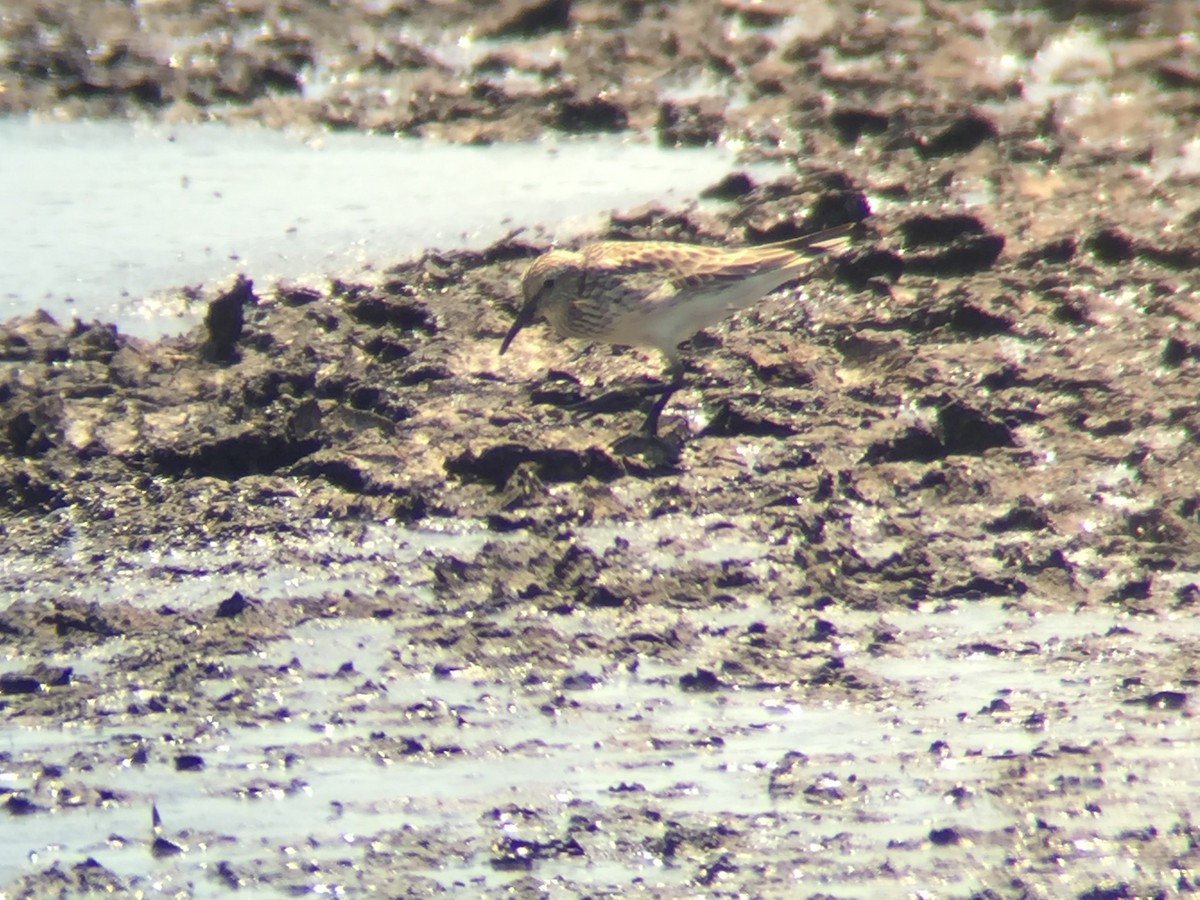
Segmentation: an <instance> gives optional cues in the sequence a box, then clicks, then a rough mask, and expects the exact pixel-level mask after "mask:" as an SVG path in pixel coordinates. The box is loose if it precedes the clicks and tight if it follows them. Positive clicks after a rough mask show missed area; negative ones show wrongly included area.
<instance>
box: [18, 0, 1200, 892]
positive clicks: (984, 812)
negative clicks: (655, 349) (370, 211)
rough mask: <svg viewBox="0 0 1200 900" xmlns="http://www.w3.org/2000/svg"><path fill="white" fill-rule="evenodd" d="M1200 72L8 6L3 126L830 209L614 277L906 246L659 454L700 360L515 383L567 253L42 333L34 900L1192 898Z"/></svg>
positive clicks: (555, 369) (699, 214)
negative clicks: (828, 238)
mask: <svg viewBox="0 0 1200 900" xmlns="http://www.w3.org/2000/svg"><path fill="white" fill-rule="evenodd" d="M264 15H265V16H266V19H267V23H268V24H267V25H266V26H263V25H262V18H261V17H262V16H264ZM1195 19H1196V13H1195V10H1194V8H1193V6H1192V5H1191V4H1186V3H1165V4H1139V3H1136V2H1130V3H1109V4H1089V3H1079V4H1074V5H1073V6H1072V9H1071V15H1070V16H1069V17H1067V16H1065V15H1064V14H1063V10H1062V6H1061V4H1054V5H1046V6H1045V7H1044V8H1042V7H1038V6H1031V7H1030V8H1029V9H1028V10H1026V11H1025V12H1021V13H1013V12H1008V11H1002V10H993V9H991V8H989V7H987V6H985V5H983V4H974V3H965V4H963V3H960V4H953V5H950V6H948V7H945V8H942V9H939V10H938V11H936V12H935V11H931V9H929V8H925V9H924V11H923V13H921V14H920V15H916V14H915V12H914V10H910V9H909V8H908V7H907V5H906V4H903V3H894V4H883V5H879V4H873V5H871V8H870V9H868V6H867V5H866V4H861V5H860V4H824V3H795V4H792V3H777V4H772V3H740V2H723V3H720V4H716V3H713V4H707V3H696V4H639V3H627V4H623V5H617V6H613V5H611V4H590V3H582V2H575V3H566V2H541V3H538V2H534V3H514V4H508V5H503V6H498V7H494V6H493V5H491V4H487V5H482V4H481V5H479V6H473V5H471V4H466V3H447V4H408V5H406V4H403V3H399V4H377V3H371V4H347V5H345V6H344V7H343V6H339V8H338V14H337V15H336V16H335V15H334V14H333V13H332V12H330V11H329V10H328V9H327V8H326V7H325V6H323V5H320V4H311V5H309V4H285V5H283V6H280V5H277V4H264V5H261V7H260V5H256V4H244V5H242V6H241V7H238V8H234V7H232V6H230V5H223V6H211V5H208V4H192V3H170V2H168V3H156V4H152V5H143V6H142V7H138V8H136V11H135V7H129V6H127V5H125V4H117V3H97V4H87V5H81V6H78V7H64V6H61V5H56V4H38V3H30V4H26V5H18V7H17V9H16V11H14V12H13V13H12V14H6V16H5V17H4V18H3V20H2V21H3V28H4V29H5V33H4V35H3V37H4V42H5V43H4V48H5V49H4V55H3V56H0V81H2V82H3V85H4V92H3V93H0V105H2V106H3V108H4V109H5V110H7V111H9V112H24V111H28V110H35V111H41V112H46V111H54V112H55V114H63V115H86V116H97V115H130V116H141V115H155V116H162V117H165V118H171V117H183V118H188V117H203V116H209V115H211V116H216V117H224V118H234V119H236V118H253V119H256V120H260V121H263V122H266V123H268V124H280V123H288V124H295V123H308V124H313V125H317V126H324V127H350V128H375V129H385V130H394V131H397V132H403V133H409V134H417V135H423V136H428V137H436V138H442V139H449V140H455V141H470V142H489V141H497V140H511V139H520V138H526V137H531V136H536V135H539V134H542V133H545V132H546V131H548V130H551V131H555V130H556V131H561V132H570V133H583V132H588V131H626V132H628V133H629V134H630V135H631V136H635V135H636V136H640V137H641V138H643V139H644V138H646V137H647V136H649V137H650V138H651V139H655V140H659V141H661V142H663V143H665V144H668V145H675V144H679V145H695V144H703V143H706V142H710V141H712V140H715V139H716V138H718V137H721V138H724V139H730V140H743V141H745V142H746V150H745V152H746V160H747V161H751V160H755V159H763V158H770V159H776V160H780V161H783V162H785V163H786V164H787V166H788V169H787V172H786V173H785V174H781V175H780V176H779V177H777V178H775V179H774V180H771V181H767V182H759V181H756V180H755V179H754V178H752V177H751V176H750V175H748V174H746V173H745V172H744V171H740V170H737V171H733V172H731V173H730V175H729V177H727V178H726V179H724V180H723V181H722V182H720V183H719V184H715V185H713V187H712V189H711V190H710V191H708V192H706V196H705V197H703V198H697V202H696V203H694V204H691V205H688V206H686V207H682V208H663V207H658V206H650V207H645V208H642V209H637V210H623V211H617V212H614V213H613V215H612V217H611V221H610V222H609V225H608V227H607V229H606V230H603V231H602V232H599V233H597V234H593V235H588V236H586V237H585V239H595V238H604V239H610V238H630V239H638V238H667V239H677V240H687V241H695V242H703V243H721V244H731V245H732V244H738V243H746V242H750V243H756V242H764V241H770V240H779V239H783V238H787V237H789V236H793V235H797V234H800V233H802V232H804V231H808V230H813V229H816V228H820V227H825V226H828V225H832V224H836V223H840V222H843V221H858V220H861V221H862V224H861V226H860V231H859V235H858V237H857V239H856V240H855V242H854V244H853V246H852V248H851V249H850V250H849V251H848V252H846V253H844V254H842V255H841V256H839V257H838V258H837V259H834V260H831V261H830V263H829V265H828V266H827V267H826V268H825V269H824V270H822V271H820V272H819V273H818V274H817V275H816V276H815V277H814V278H813V279H811V280H810V281H809V282H808V283H807V284H805V285H804V286H803V289H802V290H801V289H790V290H789V289H785V290H783V291H781V292H779V293H777V294H775V295H773V296H771V297H769V298H767V299H765V300H764V301H763V302H762V303H760V304H759V305H758V306H756V307H755V308H753V309H752V310H749V311H747V312H745V313H743V314H741V315H739V316H738V317H736V318H735V319H733V320H731V321H730V322H728V323H726V324H723V325H721V326H720V327H718V328H714V329H711V330H709V331H706V332H704V333H702V334H701V335H699V336H698V337H697V338H696V339H695V340H694V341H693V343H692V346H691V348H690V350H689V353H688V355H687V382H686V387H685V388H684V390H682V391H681V392H680V393H679V394H677V395H676V396H675V398H673V400H672V402H671V403H670V405H669V406H668V407H667V411H666V413H665V415H664V419H663V426H664V427H663V440H661V441H657V442H637V441H632V442H631V441H629V440H623V438H625V437H626V436H627V435H629V434H630V433H631V432H633V431H635V430H636V428H637V425H638V423H639V422H640V417H641V415H642V414H643V409H644V406H645V401H644V398H639V397H637V396H634V395H631V394H628V393H626V394H622V393H621V391H620V390H619V389H620V388H621V387H622V386H626V385H628V384H630V383H636V382H639V381H645V380H647V379H654V378H658V377H659V376H660V374H661V361H660V360H659V359H657V358H655V357H653V356H651V355H649V354H643V353H640V352H636V351H628V350H620V349H612V348H608V347H599V346H592V347H585V346H583V345H581V344H578V343H574V342H562V341H558V340H556V339H555V338H554V337H553V336H552V335H551V334H550V333H549V332H548V331H546V329H545V328H542V327H533V328H530V329H527V330H526V331H524V332H522V334H521V335H520V337H519V338H518V339H517V341H516V342H515V343H514V345H513V347H512V349H511V350H510V351H509V353H508V354H506V355H505V356H504V357H503V358H500V357H499V356H498V354H497V351H498V348H499V343H500V340H501V338H502V337H503V335H504V333H505V332H506V331H507V329H508V326H509V323H510V322H511V320H512V317H513V315H514V314H515V312H516V309H517V302H518V301H517V298H516V297H515V296H514V289H515V286H516V284H517V281H518V279H519V275H520V273H521V271H522V270H523V268H524V267H525V266H526V265H527V264H528V262H529V260H530V259H532V258H533V257H534V256H535V255H536V254H538V253H539V252H541V251H542V250H544V249H545V246H544V245H543V244H542V243H540V242H539V240H538V239H537V238H536V237H534V236H531V235H527V234H515V235H511V236H510V237H508V238H506V239H505V240H503V241H500V242H498V243H496V244H494V245H493V246H491V247H488V248H485V249H483V250H479V251H471V252H461V253H453V254H448V253H442V252H439V251H438V250H436V249H434V248H431V249H430V250H429V251H428V252H427V253H425V254H424V255H423V256H421V257H420V258H417V259H413V260H405V261H399V262H397V261H380V264H379V265H378V266H377V267H376V269H375V270H374V271H372V272H369V273H357V274H354V273H330V277H329V280H328V282H327V283H326V284H325V285H324V286H323V287H320V288H315V287H313V286H311V285H307V284H306V285H304V286H299V285H292V284H287V283H262V282H260V281H259V280H255V279H253V278H243V279H240V280H239V281H237V282H236V283H231V284H214V285H207V286H204V287H203V288H202V289H201V290H199V291H198V292H197V297H196V303H197V304H200V305H202V306H203V308H204V309H205V310H206V313H205V318H204V322H203V323H202V324H201V325H200V326H198V327H197V328H196V329H195V330H193V331H192V332H190V333H188V334H185V335H182V336H179V337H172V338H166V339H163V340H160V341H155V342H149V341H144V340H140V339H136V338H131V337H128V336H126V335H123V334H122V333H120V332H119V331H118V330H117V329H116V328H114V327H112V326H110V325H107V324H104V323H59V322H55V321H54V320H52V319H50V318H49V317H47V316H44V315H36V314H35V315H30V316H27V317H24V318H21V319H19V320H14V321H11V322H8V323H6V324H4V325H3V326H2V327H0V402H2V405H0V511H2V513H0V560H2V562H0V566H2V568H0V579H2V583H3V590H4V593H5V595H6V596H7V598H8V599H7V601H6V602H5V603H4V604H3V608H2V609H0V646H3V649H4V659H3V663H2V665H3V672H2V673H0V715H2V716H3V719H4V722H5V732H6V735H7V744H6V745H0V753H2V754H3V755H2V759H3V763H4V766H3V768H4V773H3V780H0V804H2V805H3V807H4V809H3V811H0V816H5V817H7V819H8V824H7V825H6V826H5V832H6V833H8V834H10V835H14V836H15V837H13V838H11V840H13V841H16V842H17V843H18V844H20V845H21V850H20V852H21V855H20V856H19V857H17V856H14V857H12V858H10V859H5V860H3V861H2V863H3V865H4V866H5V867H6V868H4V869H3V871H4V878H5V879H6V880H5V883H4V886H3V887H2V888H0V889H2V890H3V891H5V892H6V893H8V894H9V895H11V896H47V895H56V894H59V893H65V894H74V893H82V892H86V891H89V890H91V891H95V890H106V891H110V892H115V893H117V894H118V895H121V894H123V893H133V892H138V891H141V892H143V894H144V893H155V892H157V893H167V894H172V895H182V896H192V895H195V896H222V895H224V893H225V892H227V891H229V890H232V889H235V888H236V889H239V890H240V891H241V893H242V894H243V895H248V896H253V895H255V894H256V893H261V894H262V895H264V896H274V895H278V894H279V893H281V892H282V893H304V892H317V891H325V892H331V893H339V892H340V893H341V894H343V895H346V896H357V895H365V894H370V893H375V894H377V895H381V896H426V895H432V894H437V893H440V892H448V893H459V892H462V893H465V894H470V895H479V896H500V895H505V896H508V895H517V896H575V895H580V894H589V895H592V896H663V897H671V896H695V895H697V894H698V893H710V892H711V893H712V894H714V895H721V894H728V895H745V896H808V895H821V896H898V895H907V894H910V893H916V892H921V891H924V892H926V895H930V896H1030V897H1057V896H1080V897H1127V896H1128V897H1132V896H1168V895H1171V894H1173V893H1176V892H1178V893H1186V892H1190V891H1191V890H1193V886H1194V884H1195V883H1196V875H1195V869H1196V866H1197V860H1198V859H1200V857H1198V853H1197V849H1196V847H1197V844H1198V840H1197V834H1196V830H1195V826H1194V825H1193V823H1192V817H1191V812H1190V810H1191V809H1192V808H1194V807H1195V805H1196V803H1197V801H1200V778H1198V777H1197V776H1200V771H1198V769H1200V764H1198V763H1197V759H1200V755H1198V750H1200V747H1198V746H1197V745H1198V743H1200V729H1198V728H1197V726H1196V724H1195V720H1194V717H1193V710H1194V707H1195V704H1196V702H1197V701H1196V686H1197V679H1198V678H1200V674H1198V673H1197V669H1196V664H1195V659H1196V652H1197V642H1198V640H1200V626H1198V625H1197V622H1196V614H1195V611H1196V604H1197V601H1198V600H1200V449H1198V446H1200V445H1198V443H1197V434H1198V432H1200V400H1198V399H1197V398H1198V397H1200V330H1198V329H1197V318H1198V317H1200V302H1198V298H1200V277H1198V275H1197V266H1198V264H1200V238H1198V237H1197V229H1196V224H1197V210H1198V209H1200V191H1198V190H1197V179H1198V178H1200V163H1197V150H1196V141H1195V137H1194V136H1195V133H1196V131H1195V129H1196V122H1197V115H1198V113H1200V105H1198V103H1197V98H1198V97H1200V94H1198V93H1197V90H1198V88H1200V57H1197V51H1196V44H1195V42H1194V41H1192V40H1189V39H1187V38H1186V37H1185V35H1186V34H1188V33H1190V32H1191V31H1194V29H1195V27H1196V21H1195ZM467 37H470V38H471V39H470V40H467V39H466V38H467ZM1089 42H1090V43H1089ZM168 50H170V52H168ZM1060 59H1061V61H1059V60H1060ZM1018 62H1020V63H1021V65H1023V66H1024V68H1020V67H1019V66H1018ZM1018 68H1020V73H1018V71H1017V70H1018ZM1047 72H1048V73H1049V74H1047ZM1039 79H1040V80H1039ZM317 85H320V86H321V89H320V90H318V89H316V86H317ZM1056 92H1057V93H1056ZM400 97H403V98H405V99H403V100H399V99H397V98H400ZM406 214H412V213H411V211H410V212H409V213H406ZM603 396H607V401H606V402H605V403H604V404H600V405H599V411H597V406H598V405H597V404H594V403H593V404H590V405H589V404H588V401H589V400H595V398H597V397H603ZM155 806H157V809H158V813H159V814H161V821H160V822H159V823H158V824H157V825H153V824H152V817H151V809H152V807H155ZM27 854H28V855H27Z"/></svg>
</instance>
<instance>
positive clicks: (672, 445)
mask: <svg viewBox="0 0 1200 900" xmlns="http://www.w3.org/2000/svg"><path fill="white" fill-rule="evenodd" d="M683 443H684V434H683V429H672V430H671V431H669V432H668V433H667V434H665V435H659V434H648V433H647V432H646V431H645V429H642V430H639V431H635V432H634V433H633V434H626V435H622V436H621V437H619V438H617V439H616V440H615V441H613V442H612V444H611V445H610V449H611V450H612V451H613V453H616V454H617V455H619V456H637V457H641V459H642V461H643V462H644V463H646V464H647V465H648V466H650V467H651V468H654V469H658V468H665V467H669V466H674V465H675V464H676V463H678V462H679V458H680V456H681V455H682V454H683Z"/></svg>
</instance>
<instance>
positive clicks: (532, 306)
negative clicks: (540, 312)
mask: <svg viewBox="0 0 1200 900" xmlns="http://www.w3.org/2000/svg"><path fill="white" fill-rule="evenodd" d="M535 301H536V298H534V300H530V301H528V302H527V303H526V304H525V305H524V306H522V307H521V309H520V311H519V312H518V313H517V317H516V318H515V319H513V323H512V327H511V328H509V329H508V334H506V335H505V336H504V340H503V341H501V342H500V355H501V356H503V355H504V351H505V350H507V349H508V345H509V344H511V343H512V342H513V338H515V337H516V336H517V332H518V331H520V330H521V329H522V328H524V327H525V326H526V325H528V324H529V323H530V322H532V321H533V316H534V314H535V312H536V311H537V303H536V302H535Z"/></svg>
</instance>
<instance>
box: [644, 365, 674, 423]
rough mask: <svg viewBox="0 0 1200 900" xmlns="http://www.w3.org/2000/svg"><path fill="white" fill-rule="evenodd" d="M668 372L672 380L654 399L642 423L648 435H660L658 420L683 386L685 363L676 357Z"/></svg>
mask: <svg viewBox="0 0 1200 900" xmlns="http://www.w3.org/2000/svg"><path fill="white" fill-rule="evenodd" d="M667 373H668V374H669V375H670V376H671V380H670V381H669V382H668V383H667V385H666V386H665V387H664V388H663V389H662V393H661V394H659V396H658V399H657V400H655V401H654V405H653V406H651V407H650V412H649V413H648V414H647V415H646V421H645V422H643V423H642V434H643V435H645V436H646V437H658V420H659V418H660V417H661V416H662V412H663V410H664V409H666V406H667V403H669V402H670V400H671V397H672V396H673V395H674V394H675V392H676V391H677V390H679V389H680V388H681V387H683V363H682V362H681V361H680V360H679V359H676V358H674V357H672V358H671V360H670V361H669V363H668V368H667Z"/></svg>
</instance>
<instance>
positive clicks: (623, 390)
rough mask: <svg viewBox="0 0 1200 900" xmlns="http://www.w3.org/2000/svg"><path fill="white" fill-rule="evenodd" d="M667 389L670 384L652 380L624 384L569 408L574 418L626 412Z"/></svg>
mask: <svg viewBox="0 0 1200 900" xmlns="http://www.w3.org/2000/svg"><path fill="white" fill-rule="evenodd" d="M667 390H670V385H665V384H656V383H653V382H648V383H645V384H629V385H624V386H622V387H618V388H613V389H612V390H611V391H605V392H604V393H603V394H601V395H600V396H599V397H592V398H590V399H587V400H582V401H580V402H578V403H575V404H573V405H572V406H571V407H570V410H571V412H573V413H574V414H575V416H576V419H590V418H591V417H592V416H596V415H600V414H601V413H616V412H628V411H629V410H631V409H636V408H637V407H638V406H639V405H640V404H641V403H642V402H643V401H644V400H645V399H646V398H647V397H657V396H660V395H662V394H663V393H664V392H665V391H667Z"/></svg>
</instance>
